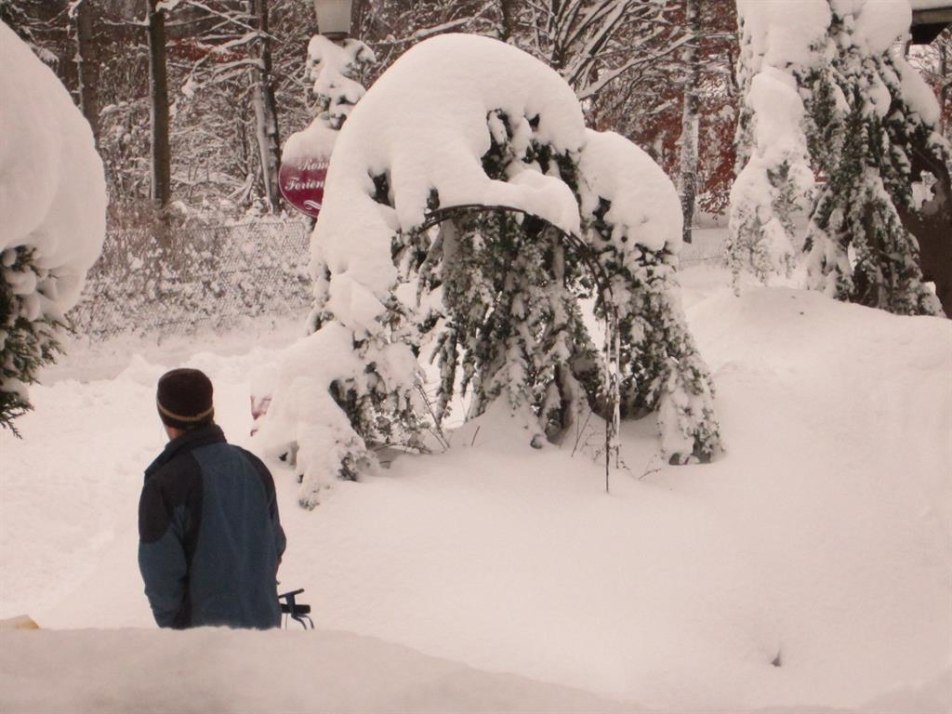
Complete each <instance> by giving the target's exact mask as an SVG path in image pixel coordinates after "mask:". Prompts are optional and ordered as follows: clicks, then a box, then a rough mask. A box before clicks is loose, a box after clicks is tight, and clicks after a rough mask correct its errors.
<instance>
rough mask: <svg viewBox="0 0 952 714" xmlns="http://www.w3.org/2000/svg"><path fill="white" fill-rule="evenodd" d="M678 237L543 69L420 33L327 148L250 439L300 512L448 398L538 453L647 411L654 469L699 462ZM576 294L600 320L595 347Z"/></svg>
mask: <svg viewBox="0 0 952 714" xmlns="http://www.w3.org/2000/svg"><path fill="white" fill-rule="evenodd" d="M487 207H488V208H489V209H494V210H490V211H488V212H487V210H486V209H487ZM499 209H505V211H508V213H506V212H500V210H499ZM437 224H439V226H438V227H437ZM680 245H681V209H680V202H679V200H678V196H677V194H676V192H675V190H674V187H673V185H672V184H671V182H670V180H668V178H667V177H666V176H665V175H664V173H663V172H662V171H661V169H660V168H658V167H657V165H655V164H654V162H652V161H651V160H650V159H649V158H648V156H647V155H646V154H645V153H644V152H643V151H641V150H640V149H639V148H638V147H636V146H634V145H633V144H631V143H630V142H629V141H627V140H626V139H624V138H623V137H621V136H618V135H615V134H611V133H606V134H600V133H598V132H593V131H589V130H587V129H586V128H585V125H584V121H583V117H582V112H581V109H580V107H579V103H578V101H577V99H576V98H575V95H574V94H573V92H572V90H571V88H570V87H569V86H568V85H567V84H566V83H565V82H564V81H563V80H562V78H561V77H560V76H559V75H558V74H557V73H556V72H555V71H553V70H552V69H551V68H549V67H547V66H546V65H544V64H542V63H540V62H539V61H537V60H535V59H534V58H532V57H530V56H529V55H527V54H525V53H524V52H522V51H520V50H518V49H516V48H514V47H512V46H510V45H507V44H504V43H501V42H497V41H495V40H491V39H488V38H485V37H479V36H472V35H443V36H440V37H436V38H432V39H430V40H427V41H425V42H422V43H420V44H419V45H417V46H416V47H414V48H413V49H412V50H410V51H408V52H407V53H406V54H405V55H404V56H403V57H401V59H400V60H398V61H397V62H396V63H395V64H394V65H393V66H392V67H391V68H390V69H389V70H388V71H387V72H386V73H385V74H384V75H383V76H382V77H381V78H380V79H379V80H378V81H377V83H376V84H375V85H374V86H373V87H372V88H371V89H370V91H368V93H367V94H366V96H365V97H364V98H363V99H362V100H361V101H360V103H359V104H358V105H357V106H356V107H355V108H354V110H353V111H352V113H351V115H350V118H349V119H348V120H347V122H346V123H345V124H344V126H343V128H342V129H341V131H340V135H339V136H338V138H337V140H336V143H335V148H334V153H333V157H332V160H331V164H330V168H329V171H328V177H327V184H326V189H325V195H324V207H323V209H322V212H321V215H320V218H319V219H318V223H317V227H316V229H315V232H314V235H313V237H312V241H311V254H312V273H313V275H314V279H315V295H316V304H315V311H314V314H313V318H312V319H313V327H314V329H315V332H314V334H313V335H311V336H310V337H309V338H307V339H306V340H305V341H304V342H303V343H302V344H301V345H299V346H297V347H295V348H294V349H293V350H292V351H291V354H290V355H289V357H288V359H287V360H286V361H285V364H284V365H281V366H279V367H277V368H276V374H275V376H274V377H273V379H274V387H273V401H272V404H271V408H270V411H269V413H268V415H267V418H266V419H265V420H264V421H263V423H262V426H261V431H260V438H261V439H262V440H263V441H264V442H265V443H266V445H267V448H269V449H271V450H273V451H275V452H280V453H292V454H294V455H295V457H296V458H297V462H298V466H299V468H300V470H301V471H302V473H303V474H304V478H305V484H304V487H303V490H302V494H301V499H302V502H303V503H305V504H306V505H313V504H314V503H316V501H317V497H318V491H319V489H320V487H321V486H322V485H323V484H325V483H326V482H327V480H328V478H333V477H334V476H338V475H340V476H344V477H348V478H355V477H356V475H357V473H358V472H359V471H360V469H361V464H363V463H365V462H368V461H372V457H371V456H370V454H369V452H368V449H367V446H368V442H371V443H398V444H402V445H410V446H413V447H420V446H421V442H420V438H419V437H420V434H421V430H422V429H423V425H424V424H425V423H426V422H428V421H429V420H431V419H432V418H435V419H436V420H437V421H439V420H441V419H442V417H443V416H444V414H445V411H446V408H447V406H448V403H449V399H450V397H451V396H452V395H453V393H454V390H456V389H458V388H460V387H462V388H463V389H466V388H471V389H472V390H473V393H474V401H473V409H472V412H471V416H475V415H478V414H480V413H482V412H483V411H485V410H486V409H487V408H488V406H489V404H490V403H491V402H493V401H494V400H496V399H498V398H501V397H503V396H505V397H507V398H508V401H509V404H510V406H511V408H512V409H513V410H514V411H519V412H522V413H523V414H524V415H526V418H527V421H528V422H529V423H532V422H534V423H535V426H534V427H532V429H531V431H532V432H533V436H534V437H535V438H533V442H534V443H536V444H537V445H538V444H539V443H540V440H541V435H542V433H545V434H546V435H547V436H548V437H549V438H550V439H557V438H558V436H559V433H560V432H561V431H563V430H564V429H566V428H567V427H568V426H569V425H570V424H572V423H573V421H574V420H575V419H576V418H577V417H578V414H579V410H580V409H582V408H583V407H588V408H591V409H594V410H596V411H598V412H599V413H601V414H602V416H604V417H605V418H607V419H609V420H612V419H613V415H612V412H613V410H614V411H615V414H616V415H617V413H618V412H619V411H620V412H621V413H622V415H638V414H641V413H644V412H648V411H659V412H660V417H661V431H662V444H663V448H664V451H665V455H666V456H667V457H668V458H670V459H671V460H673V461H675V462H684V461H687V460H693V459H701V460H706V459H709V458H711V457H712V456H713V455H714V454H715V453H716V452H717V451H718V449H719V448H720V444H719V436H718V428H717V423H716V420H715V419H714V415H713V407H712V394H711V382H710V378H709V376H708V373H707V369H706V367H705V366H704V364H703V362H702V361H701V359H700V357H699V356H698V354H697V351H696V349H695V347H694V344H693V341H692V339H691V337H690V335H689V334H688V332H687V329H686V326H685V324H684V317H683V314H682V312H681V309H680V304H679V299H678V296H677V280H676V275H675V271H676V266H677V255H678V251H679V249H680ZM586 296H590V297H594V298H595V301H596V313H597V314H598V315H600V316H601V317H603V318H604V319H605V320H606V322H607V324H608V326H609V329H608V333H609V336H608V338H607V339H606V340H605V342H604V345H602V346H597V345H596V344H595V343H594V342H593V340H592V338H591V336H590V335H589V334H588V330H587V328H586V326H585V324H584V322H583V320H582V318H581V314H580V309H579V301H580V299H581V298H583V297H586ZM427 348H429V349H430V350H433V352H432V353H431V354H432V358H433V359H435V360H437V361H438V362H439V364H440V370H441V395H440V398H439V403H438V404H437V405H435V408H434V405H432V404H429V403H427V401H426V400H425V399H424V398H423V396H422V393H421V390H420V384H421V380H420V374H419V369H420V368H419V363H418V360H417V357H418V355H420V352H421V350H426V349H427ZM599 353H601V354H602V356H600V355H599ZM423 356H424V357H430V354H425V355H423ZM605 360H607V362H608V363H611V364H613V365H614V367H605V366H603V365H602V362H603V361H605ZM458 368H461V370H460V371H461V374H460V373H459V372H458V371H457V370H458ZM460 382H461V384H460ZM331 400H333V402H336V404H337V406H338V407H339V410H335V409H333V408H331V409H330V410H329V409H327V408H326V407H327V406H329V405H330V404H331ZM318 405H324V406H322V407H320V408H318Z"/></svg>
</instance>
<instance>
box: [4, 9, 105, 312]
mask: <svg viewBox="0 0 952 714" xmlns="http://www.w3.org/2000/svg"><path fill="white" fill-rule="evenodd" d="M0 97H3V101H2V103H0V136H2V137H3V141H2V142H0V216H2V217H3V219H2V220H0V253H3V251H8V250H9V249H12V248H16V247H18V246H28V247H32V248H34V249H35V251H36V253H35V256H34V257H35V260H34V265H35V266H36V267H37V268H39V269H41V270H43V271H48V275H47V277H46V278H45V279H43V280H42V281H41V284H39V285H37V284H31V285H18V287H17V288H16V290H17V292H18V294H21V295H23V294H35V295H36V296H37V300H38V301H39V303H40V306H39V310H40V312H41V313H42V314H50V313H54V314H57V313H58V314H59V315H60V316H61V315H62V313H64V312H66V310H68V309H69V308H70V307H72V306H73V305H74V304H75V303H76V301H77V300H78V299H79V294H80V292H81V290H82V287H83V281H84V280H85V275H86V271H87V270H88V269H89V267H90V266H91V265H92V264H93V263H94V262H95V260H96V258H97V257H98V256H99V252H100V250H101V249H102V243H103V239H104V237H105V231H106V184H105V178H104V174H103V167H102V161H101V160H100V158H99V155H98V154H97V153H96V149H95V146H94V144H93V136H92V132H91V130H90V128H89V124H88V123H87V122H86V120H85V119H84V118H83V116H82V114H81V113H80V112H79V110H78V109H77V108H76V106H75V105H74V104H73V101H72V99H70V96H69V93H68V92H67V91H66V88H65V87H63V85H62V83H61V82H60V81H59V79H57V78H56V75H54V74H53V72H52V71H51V70H50V68H49V67H47V66H46V65H44V64H43V63H42V62H40V60H39V59H37V58H36V56H35V55H34V54H33V53H32V52H31V51H30V48H29V47H28V46H27V45H26V44H25V43H24V42H23V41H22V40H20V38H19V37H17V36H16V35H15V34H14V32H13V31H12V30H11V29H10V28H9V27H7V26H6V25H5V24H4V23H3V22H0ZM8 254H9V253H3V255H4V256H5V258H4V263H3V267H4V268H8V267H9V265H10V263H8V262H7V261H6V255H8ZM10 255H11V260H12V254H10ZM4 277H5V278H7V279H8V280H9V279H10V277H11V275H10V274H9V271H4Z"/></svg>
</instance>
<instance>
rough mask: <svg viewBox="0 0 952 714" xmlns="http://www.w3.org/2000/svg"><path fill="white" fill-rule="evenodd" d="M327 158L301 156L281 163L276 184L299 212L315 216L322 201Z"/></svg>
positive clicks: (319, 209)
mask: <svg viewBox="0 0 952 714" xmlns="http://www.w3.org/2000/svg"><path fill="white" fill-rule="evenodd" d="M327 165H328V159H323V158H322V159H312V158H301V159H298V160H296V161H287V162H285V163H283V164H281V168H280V169H279V170H278V186H280V187H281V195H283V196H284V198H285V199H287V202H288V203H290V204H291V205H292V206H294V207H295V208H296V209H297V210H299V211H301V213H306V214H307V215H309V216H311V218H317V214H318V213H320V211H321V204H322V203H323V202H324V179H325V178H326V177H327Z"/></svg>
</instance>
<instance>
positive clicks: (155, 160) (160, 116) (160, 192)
mask: <svg viewBox="0 0 952 714" xmlns="http://www.w3.org/2000/svg"><path fill="white" fill-rule="evenodd" d="M145 3H146V21H147V24H148V33H149V96H150V100H151V104H152V200H153V201H155V203H156V205H157V206H158V207H159V209H164V208H165V207H166V206H167V205H168V203H169V201H170V200H171V198H172V149H171V145H170V142H169V79H168V72H167V69H166V47H165V11H164V10H158V9H157V7H156V6H157V5H158V0H145Z"/></svg>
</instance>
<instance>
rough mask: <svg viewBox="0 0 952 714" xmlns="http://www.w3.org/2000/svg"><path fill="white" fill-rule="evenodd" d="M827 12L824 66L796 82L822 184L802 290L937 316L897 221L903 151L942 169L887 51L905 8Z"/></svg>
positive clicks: (900, 62)
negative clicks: (803, 96)
mask: <svg viewBox="0 0 952 714" xmlns="http://www.w3.org/2000/svg"><path fill="white" fill-rule="evenodd" d="M830 9H831V20H830V24H829V32H828V40H827V41H828V46H829V47H830V48H831V52H830V54H831V61H830V62H829V63H828V64H818V65H816V66H815V67H814V68H813V70H812V72H811V73H810V74H809V75H808V76H806V77H805V81H804V84H805V86H806V87H807V88H809V90H810V92H809V95H808V100H807V101H808V105H809V115H810V122H809V127H810V129H809V133H810V141H811V149H812V153H813V155H814V156H815V157H816V159H817V161H818V163H819V165H820V166H821V168H822V170H823V172H824V173H825V174H826V176H827V182H826V184H825V185H824V186H823V188H822V190H821V191H820V194H819V197H818V199H817V203H816V206H815V207H814V210H813V214H812V216H811V220H810V227H809V231H808V235H807V244H806V250H807V251H808V260H807V268H808V279H809V282H810V285H811V287H813V288H815V289H818V290H822V291H824V292H826V293H828V294H830V295H832V296H834V297H836V298H837V299H839V300H848V301H851V302H858V303H861V304H864V305H868V306H870V307H878V308H882V309H884V310H888V311H890V312H893V313H896V314H901V315H918V314H927V315H932V314H941V312H942V309H941V306H940V304H939V302H938V300H937V299H936V296H935V294H934V293H933V292H932V291H931V290H930V289H929V288H928V286H926V285H925V283H924V280H923V277H922V269H921V266H920V263H919V249H918V244H917V241H916V239H915V237H914V236H913V235H912V234H911V233H910V232H909V231H908V230H907V229H906V227H905V226H904V225H903V223H902V220H901V218H900V211H901V210H909V209H910V208H911V207H912V205H913V184H914V183H915V181H916V179H917V177H916V176H914V175H913V160H912V154H913V152H914V151H921V152H925V153H927V154H931V155H932V156H933V157H936V158H937V159H938V160H939V161H942V162H944V163H945V164H946V165H948V161H949V148H948V144H947V143H946V142H945V141H944V140H943V139H942V137H941V136H940V135H939V134H938V133H937V132H936V131H935V129H936V126H937V123H938V120H939V115H940V113H939V109H938V105H937V102H936V100H935V97H934V95H933V94H932V92H931V90H930V89H929V88H928V87H927V86H926V84H925V82H923V80H922V79H921V78H920V77H919V76H918V75H917V74H916V72H915V70H914V69H913V68H912V67H910V66H909V64H908V63H907V62H906V60H905V59H904V58H903V57H902V55H901V51H900V48H899V47H897V45H896V41H897V40H898V39H900V38H901V37H902V36H903V35H904V34H905V33H906V32H907V30H908V27H909V18H910V9H909V5H908V3H907V2H906V1H905V0H897V1H896V2H892V3H874V2H864V3H844V2H839V1H837V0H831V2H830Z"/></svg>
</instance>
